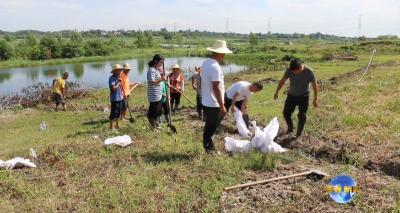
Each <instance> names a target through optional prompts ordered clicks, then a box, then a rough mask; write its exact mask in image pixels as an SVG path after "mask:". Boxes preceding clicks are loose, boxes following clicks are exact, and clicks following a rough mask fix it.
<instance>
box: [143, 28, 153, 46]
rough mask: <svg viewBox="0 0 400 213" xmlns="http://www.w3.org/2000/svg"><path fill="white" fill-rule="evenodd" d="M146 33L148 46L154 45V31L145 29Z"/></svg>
mask: <svg viewBox="0 0 400 213" xmlns="http://www.w3.org/2000/svg"><path fill="white" fill-rule="evenodd" d="M144 34H145V35H146V44H147V47H153V33H152V32H151V31H145V32H144Z"/></svg>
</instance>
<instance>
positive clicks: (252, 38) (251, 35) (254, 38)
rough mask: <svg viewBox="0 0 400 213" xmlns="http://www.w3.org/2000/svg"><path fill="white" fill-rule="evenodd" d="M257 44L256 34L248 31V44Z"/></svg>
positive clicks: (252, 45) (253, 45)
mask: <svg viewBox="0 0 400 213" xmlns="http://www.w3.org/2000/svg"><path fill="white" fill-rule="evenodd" d="M257 45H258V37H257V35H255V34H253V33H250V46H251V47H255V46H257Z"/></svg>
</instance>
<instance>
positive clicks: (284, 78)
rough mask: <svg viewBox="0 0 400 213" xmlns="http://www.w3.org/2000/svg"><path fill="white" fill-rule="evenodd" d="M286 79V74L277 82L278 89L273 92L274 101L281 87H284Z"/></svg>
mask: <svg viewBox="0 0 400 213" xmlns="http://www.w3.org/2000/svg"><path fill="white" fill-rule="evenodd" d="M287 79H288V77H287V76H286V74H285V75H284V76H283V77H282V79H281V80H280V81H279V83H278V87H277V88H276V91H275V95H274V99H275V100H276V99H278V97H279V91H280V90H281V89H282V87H283V85H285V82H286V80H287Z"/></svg>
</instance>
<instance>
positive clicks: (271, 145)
mask: <svg viewBox="0 0 400 213" xmlns="http://www.w3.org/2000/svg"><path fill="white" fill-rule="evenodd" d="M237 111H239V110H237ZM236 116H238V115H236V113H235V118H236ZM240 117H241V113H240ZM237 120H240V119H237ZM241 120H242V121H243V119H241ZM251 124H252V125H253V127H254V137H253V138H252V139H251V142H250V141H247V140H236V139H234V138H230V137H226V138H225V149H226V151H227V152H241V153H243V152H245V153H246V152H248V151H249V150H250V149H252V148H254V149H256V150H259V151H261V152H263V153H270V152H286V151H287V150H286V149H284V148H282V147H281V146H280V145H279V144H277V143H275V142H274V138H275V137H276V135H277V134H278V130H279V122H278V119H277V118H276V117H275V118H273V119H272V120H271V122H269V124H268V125H267V126H266V127H265V128H264V129H261V128H260V127H258V126H257V123H256V121H253V122H251ZM237 126H238V125H237ZM244 127H245V131H248V132H249V133H250V131H249V130H248V129H247V127H246V125H244ZM238 129H239V128H238ZM239 133H240V131H239Z"/></svg>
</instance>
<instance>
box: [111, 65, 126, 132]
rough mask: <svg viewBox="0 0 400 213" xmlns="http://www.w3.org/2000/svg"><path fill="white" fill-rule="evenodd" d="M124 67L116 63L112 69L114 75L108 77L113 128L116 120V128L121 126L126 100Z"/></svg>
mask: <svg viewBox="0 0 400 213" xmlns="http://www.w3.org/2000/svg"><path fill="white" fill-rule="evenodd" d="M122 70H123V68H122V66H121V65H119V64H115V65H114V66H113V69H112V71H111V73H112V75H111V76H110V78H109V79H108V85H109V88H110V102H111V111H110V117H109V119H110V129H112V128H113V123H114V121H115V128H117V129H118V128H119V123H118V120H119V118H120V116H121V110H122V102H123V100H124V96H123V94H122V83H121V79H120V74H121V72H122Z"/></svg>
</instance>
